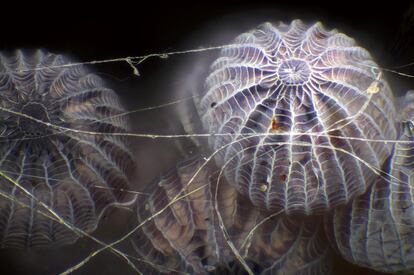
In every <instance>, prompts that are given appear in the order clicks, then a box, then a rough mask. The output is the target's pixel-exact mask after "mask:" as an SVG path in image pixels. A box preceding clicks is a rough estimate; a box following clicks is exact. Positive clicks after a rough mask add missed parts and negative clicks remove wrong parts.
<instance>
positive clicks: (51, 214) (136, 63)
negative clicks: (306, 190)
mask: <svg viewBox="0 0 414 275" xmlns="http://www.w3.org/2000/svg"><path fill="white" fill-rule="evenodd" d="M228 47H232V45H221V46H215V47H207V48H198V49H191V50H185V51H175V52H167V53H153V54H148V55H144V56H132V57H123V58H116V59H107V60H93V61H88V62H80V63H71V64H65V65H60V66H56V67H55V68H57V67H73V66H79V65H91V66H93V65H96V64H103V63H113V62H124V63H125V64H127V65H128V66H130V67H131V70H132V72H131V73H132V74H133V75H134V76H136V77H142V75H141V73H142V72H141V70H140V65H142V63H143V62H145V61H147V60H148V59H152V58H158V59H161V60H162V61H164V62H168V61H167V60H168V58H169V57H171V56H174V55H187V54H202V53H203V52H208V51H217V50H220V49H224V48H228ZM412 65H414V62H411V63H407V64H404V65H401V66H398V67H397V69H401V68H403V67H408V66H412ZM43 69H46V68H44V67H39V68H36V70H43ZM375 69H381V70H382V71H383V72H387V73H391V74H396V75H398V76H401V77H407V78H414V75H410V74H407V73H404V72H401V71H399V70H397V69H393V68H382V67H375ZM369 89H370V91H372V92H370V93H369V94H370V95H369V97H370V98H371V97H373V96H375V93H376V87H375V83H373V86H372V87H370V88H369ZM194 98H195V96H190V97H184V98H178V99H176V100H172V101H169V102H165V103H163V104H159V105H154V106H147V107H144V108H139V109H134V110H130V111H127V112H125V113H123V114H118V115H117V116H131V115H137V114H140V113H143V112H150V111H154V110H162V109H165V108H170V107H177V106H180V105H181V104H183V103H186V102H188V101H190V100H194ZM0 110H1V111H3V112H8V113H10V114H12V115H15V116H19V117H24V118H26V119H29V120H33V121H35V122H36V123H39V124H43V125H44V126H46V127H48V128H50V129H52V130H53V131H54V132H56V133H63V134H65V133H69V132H70V133H78V134H79V133H81V134H84V135H91V136H99V135H105V136H108V135H113V136H123V137H129V138H132V139H148V140H151V141H154V140H166V141H167V142H168V141H170V140H174V141H175V140H182V139H206V138H214V137H217V136H220V135H225V134H216V133H205V132H200V133H194V134H186V133H183V134H157V133H137V132H130V133H111V134H108V133H102V132H94V131H84V130H79V129H71V128H66V127H62V126H58V125H53V124H51V123H48V122H43V121H41V120H38V119H36V118H34V117H31V116H29V115H26V114H23V113H19V112H15V111H12V110H8V109H5V108H0ZM358 115H359V114H355V115H354V116H353V117H352V118H351V119H350V120H349V121H352V120H353V119H355V118H356V117H357V116H358ZM344 126H345V125H341V126H340V127H344ZM284 134H286V135H293V136H295V135H297V136H299V135H301V134H302V133H277V135H284ZM308 134H309V133H308ZM313 134H314V135H318V136H324V137H331V138H332V137H333V138H338V139H342V138H344V137H340V136H335V135H332V134H329V133H328V132H319V133H313ZM313 134H309V135H313ZM268 135H271V133H258V134H253V135H250V134H238V135H237V137H236V140H235V141H232V142H231V143H229V144H225V145H223V146H221V147H220V148H218V149H217V150H215V151H214V152H212V153H211V154H208V155H205V156H204V162H203V164H202V165H201V166H200V167H199V168H198V169H197V170H196V171H195V173H194V175H193V176H192V177H191V178H190V180H189V181H188V182H187V183H186V185H185V186H184V188H183V189H182V190H181V192H179V194H178V195H176V196H175V197H174V199H173V200H172V201H171V202H170V203H169V204H168V205H166V206H165V207H164V208H163V209H161V210H160V211H158V212H156V213H154V214H153V215H152V216H150V217H148V218H147V219H145V220H144V221H142V222H141V223H139V224H137V225H135V226H134V227H133V228H132V229H129V230H128V232H127V233H125V234H123V236H121V237H119V238H117V239H116V240H115V241H103V240H100V239H99V238H97V237H95V236H94V235H93V234H88V233H86V232H84V231H82V230H80V229H79V228H76V227H74V226H73V225H72V224H70V223H69V222H67V221H65V220H64V219H62V218H61V217H60V216H59V214H58V213H56V212H55V211H54V210H53V209H51V208H50V207H48V206H47V205H46V204H44V203H42V202H41V201H39V200H37V199H36V198H35V197H34V195H33V194H32V193H30V192H29V191H28V190H27V189H25V188H24V187H23V186H22V185H20V183H19V182H17V181H15V180H13V179H12V178H10V177H9V176H7V175H6V174H5V172H3V171H0V176H1V177H3V178H4V179H5V180H7V181H9V182H11V183H12V184H14V185H15V186H17V187H18V188H19V189H20V190H22V191H23V192H24V193H25V194H26V195H27V196H28V197H30V198H33V199H34V200H35V201H37V202H38V204H39V205H40V206H41V209H39V210H37V211H38V213H39V214H40V215H44V216H45V217H47V218H48V219H52V220H54V221H56V222H58V223H60V224H62V225H64V226H65V227H67V228H68V229H70V230H71V231H73V232H75V233H76V234H77V235H80V236H83V237H84V238H87V239H90V240H91V242H92V243H94V246H97V247H98V248H94V249H93V250H92V252H90V253H89V254H88V255H87V256H86V257H84V258H83V259H82V260H80V261H78V262H76V263H75V264H73V265H72V266H71V267H69V268H65V269H64V270H62V272H61V273H60V274H70V273H73V272H75V271H80V270H81V269H82V268H83V267H84V266H85V265H87V264H88V263H89V262H90V261H92V260H93V259H95V258H96V257H97V256H99V255H100V254H102V253H103V252H106V251H109V252H110V253H112V254H113V255H114V256H116V257H119V258H121V259H122V262H124V263H125V264H126V265H128V266H129V268H130V269H131V270H132V271H134V272H136V273H138V274H143V273H142V272H141V271H140V270H139V267H137V265H136V263H137V262H138V263H139V262H146V260H145V259H142V258H139V257H137V256H135V255H132V254H130V253H126V252H124V251H122V249H121V248H119V246H120V245H121V244H122V243H124V242H126V241H127V240H128V239H129V238H130V237H131V236H132V235H133V234H134V233H135V232H136V231H137V230H138V229H140V228H142V227H143V226H144V225H145V224H146V223H148V222H150V221H151V220H154V219H155V218H156V217H157V216H159V215H160V214H162V212H163V211H165V210H166V209H167V208H168V207H170V206H171V205H173V204H174V203H176V202H178V201H180V200H183V199H186V198H187V197H188V196H189V195H191V193H185V192H184V191H185V189H186V188H187V187H188V186H190V185H191V184H192V182H193V181H194V179H195V178H196V177H197V175H198V174H199V173H200V171H202V169H203V168H204V167H205V166H206V165H208V164H209V163H211V162H213V161H214V157H215V156H216V155H217V154H218V153H220V152H221V151H222V150H225V149H226V148H227V147H228V146H231V145H232V144H233V143H236V142H240V141H241V140H243V139H249V138H251V137H259V136H268ZM275 135H276V134H275ZM345 139H348V140H360V141H365V142H373V143H374V142H376V143H388V144H397V143H398V144H408V145H409V144H412V143H413V141H410V140H405V141H399V140H372V139H363V138H356V137H345ZM287 144H292V145H297V146H309V144H304V143H289V142H287ZM268 145H274V144H268ZM317 146H321V147H326V148H329V149H331V150H335V151H340V152H342V153H344V154H346V155H348V156H350V157H352V158H354V159H356V160H357V161H358V162H360V163H361V165H364V166H366V167H368V168H369V169H371V170H372V171H373V172H374V173H375V174H376V175H378V176H379V177H381V178H383V179H384V180H385V181H387V182H390V184H398V183H399V182H400V179H398V178H396V177H395V176H394V175H392V174H389V173H388V172H387V171H383V170H381V169H379V168H378V167H376V166H375V165H373V164H370V163H368V162H366V161H364V160H363V159H361V158H360V157H359V156H357V155H355V154H354V153H352V152H348V151H346V150H344V149H341V148H336V147H332V146H325V145H317ZM227 165H228V164H227V163H226V164H225V165H224V166H223V167H221V168H220V170H219V178H218V180H219V179H220V177H222V176H223V173H224V170H225V168H226V166H227ZM138 169H139V167H138ZM160 172H162V171H160ZM200 188H205V186H201V187H200ZM118 191H122V192H128V193H131V194H134V195H135V199H136V200H137V201H138V202H139V198H140V196H148V194H146V193H143V192H139V191H137V190H118ZM196 191H197V189H196V190H193V191H192V192H196ZM216 195H217V194H216ZM0 196H1V197H2V199H5V200H12V201H15V202H16V203H18V204H20V205H22V206H24V207H31V206H30V205H24V203H22V202H20V201H18V200H16V198H14V197H12V196H10V195H8V194H6V193H0ZM215 211H217V215H218V216H219V217H220V216H221V214H220V212H219V211H218V210H217V208H215ZM279 214H280V213H275V214H273V215H272V216H269V217H267V218H265V219H264V220H263V221H262V222H260V223H258V224H257V226H255V227H254V228H253V229H252V230H251V232H249V234H248V235H249V236H251V235H253V233H254V231H255V230H256V229H257V228H258V227H260V225H261V224H262V223H263V222H264V221H265V220H266V219H270V218H272V217H273V216H277V215H279ZM220 228H221V230H222V232H223V234H224V236H226V234H227V233H226V228H225V227H224V225H223V222H222V221H221V222H220ZM226 242H227V244H228V246H229V247H230V249H231V250H232V252H233V253H234V255H235V257H236V259H237V260H238V261H239V262H240V263H241V265H242V266H243V267H244V269H245V271H246V272H247V273H248V274H253V271H252V270H251V268H250V267H249V265H248V264H247V263H246V261H245V260H244V258H243V256H241V255H242V253H241V252H240V251H238V250H237V249H236V248H235V246H234V244H233V243H232V241H231V240H230V239H229V238H226ZM149 264H151V265H153V263H149ZM158 268H160V269H161V270H162V269H163V267H162V266H160V267H158ZM176 272H178V273H180V271H176Z"/></svg>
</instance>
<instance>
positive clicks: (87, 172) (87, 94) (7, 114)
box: [0, 51, 133, 247]
mask: <svg viewBox="0 0 414 275" xmlns="http://www.w3.org/2000/svg"><path fill="white" fill-rule="evenodd" d="M68 62H69V61H68V60H67V59H66V58H65V57H63V56H61V55H55V54H51V53H47V52H43V51H36V52H32V53H25V52H22V51H16V53H15V54H14V55H6V54H3V53H2V54H0V108H1V110H0V121H1V126H0V171H1V172H2V173H3V176H2V177H1V178H0V192H1V194H2V196H1V197H0V246H1V247H36V246H46V245H63V244H68V243H72V242H74V241H76V240H77V239H78V237H79V236H81V235H82V234H78V233H77V232H76V230H75V229H73V228H77V229H78V230H80V231H83V232H86V233H90V232H92V231H93V230H94V229H95V228H96V227H97V225H98V222H99V219H100V217H101V216H102V215H103V213H104V212H105V209H107V208H108V207H109V206H110V205H114V204H117V203H120V202H123V201H125V200H127V199H128V198H127V197H126V196H125V194H124V193H123V192H120V191H119V190H120V189H127V188H128V181H129V174H130V172H131V168H132V166H133V159H132V156H131V155H130V152H129V149H128V148H127V146H128V143H127V142H126V140H125V139H124V138H122V137H114V136H111V135H110V134H111V133H113V132H119V133H123V132H126V131H127V129H128V123H127V121H126V118H125V116H119V115H120V114H122V113H123V112H124V111H123V108H122V107H121V105H120V102H119V101H118V99H117V96H116V94H115V93H114V92H113V91H112V90H111V89H108V88H106V87H105V86H104V83H103V81H102V80H101V79H100V78H99V77H97V76H96V75H94V74H92V73H90V72H88V70H86V69H85V67H84V66H72V67H62V65H65V64H68ZM39 67H41V68H42V69H37V68H39ZM50 125H53V126H55V127H61V128H53V127H50ZM71 129H73V130H74V131H72V130H71ZM76 130H80V131H83V132H76ZM85 131H91V132H100V133H102V134H100V135H89V134H86V133H85ZM128 200H129V199H128ZM44 206H46V207H47V208H49V209H47V208H46V207H44ZM50 210H51V211H53V213H52V212H51V211H50ZM59 219H60V221H59ZM62 221H63V222H64V223H66V225H64V224H63V223H62ZM69 227H72V228H69Z"/></svg>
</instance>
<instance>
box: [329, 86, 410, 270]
mask: <svg viewBox="0 0 414 275" xmlns="http://www.w3.org/2000/svg"><path fill="white" fill-rule="evenodd" d="M404 99H405V100H403V102H405V104H403V105H406V103H407V102H411V105H406V106H401V107H402V108H401V109H400V110H401V111H402V112H401V114H403V115H402V116H401V117H407V116H408V115H409V114H411V118H414V116H413V115H414V112H413V110H414V108H413V107H414V106H413V105H412V93H408V94H407V96H406V97H405V98H404ZM404 107H405V108H404ZM400 128H401V134H400V138H399V140H398V142H397V143H395V144H394V149H393V153H392V155H391V156H390V157H389V159H388V160H387V161H386V163H385V165H384V166H383V167H382V177H381V178H379V179H378V180H377V181H376V182H375V183H374V184H373V185H372V186H371V187H370V188H369V189H368V191H367V192H366V193H365V194H363V195H360V196H358V197H356V199H355V200H354V201H352V202H351V203H350V204H349V205H347V206H341V207H338V208H337V209H335V211H334V212H333V214H332V215H330V216H329V217H328V218H327V219H326V226H327V228H328V232H329V233H330V239H331V242H332V244H333V245H334V246H335V247H336V248H337V249H338V250H339V252H340V253H341V255H342V256H343V257H344V258H345V259H347V260H348V261H350V262H353V263H355V264H357V265H360V266H364V267H368V268H371V269H374V270H377V271H381V272H392V273H397V272H408V273H412V272H414V247H413V241H414V123H413V121H412V119H411V120H405V121H402V122H401V124H400Z"/></svg>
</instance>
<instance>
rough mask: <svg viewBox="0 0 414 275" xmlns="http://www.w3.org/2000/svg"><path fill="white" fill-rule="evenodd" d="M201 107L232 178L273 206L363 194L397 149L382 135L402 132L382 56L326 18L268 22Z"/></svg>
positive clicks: (288, 207)
mask: <svg viewBox="0 0 414 275" xmlns="http://www.w3.org/2000/svg"><path fill="white" fill-rule="evenodd" d="M197 108H198V112H199V114H200V117H201V118H202V123H203V125H204V127H205V129H206V130H208V132H209V133H210V134H212V135H211V137H210V139H209V143H210V145H211V148H212V149H213V150H216V151H217V154H216V160H217V163H218V166H219V167H223V169H224V170H225V175H226V178H227V180H228V181H229V182H230V183H231V184H233V185H234V186H236V187H237V189H238V190H239V192H241V193H242V194H244V195H245V196H247V197H248V198H250V200H251V201H252V202H253V204H254V205H256V206H259V207H262V208H265V209H268V210H271V211H277V210H281V209H283V210H285V211H287V212H288V213H306V214H311V213H316V212H324V211H326V209H330V208H332V207H334V206H337V205H340V204H344V203H346V202H348V201H350V200H351V199H352V198H354V197H355V196H356V195H358V194H362V193H363V192H364V191H365V190H366V189H367V187H368V186H369V185H370V184H371V183H372V182H373V179H374V178H375V176H376V174H375V172H374V170H375V168H380V167H381V166H382V164H383V162H384V161H385V159H386V157H387V156H388V155H389V153H390V149H391V145H390V144H386V143H385V142H381V140H387V139H395V138H396V129H395V127H394V118H395V109H394V106H393V97H392V93H391V91H390V88H389V86H388V84H387V82H386V81H385V80H384V79H383V76H382V73H381V71H380V70H378V69H377V65H376V63H375V62H374V61H373V60H372V58H371V56H370V54H369V53H368V52H367V51H366V50H365V49H363V48H361V47H359V46H357V45H356V43H355V41H354V40H353V39H351V38H349V37H348V36H346V35H344V34H342V33H340V32H338V31H337V30H331V31H328V30H326V29H325V28H324V27H323V26H322V24H321V23H316V24H314V25H305V24H303V23H302V22H301V21H300V20H295V21H293V22H292V23H291V24H290V25H286V24H283V23H281V24H277V25H272V24H270V23H265V24H263V25H261V26H259V27H258V28H257V29H254V30H252V31H250V32H248V33H244V34H242V35H240V36H239V37H237V38H236V39H235V40H234V42H233V43H232V44H231V45H229V46H228V47H226V48H224V49H223V50H222V51H221V54H220V56H219V58H218V59H217V60H216V61H215V62H214V63H213V65H212V66H211V73H210V75H209V76H208V77H207V80H206V85H205V91H204V93H202V94H201V100H200V101H199V103H198V106H197ZM373 140H374V142H373ZM376 140H379V142H375V141H376Z"/></svg>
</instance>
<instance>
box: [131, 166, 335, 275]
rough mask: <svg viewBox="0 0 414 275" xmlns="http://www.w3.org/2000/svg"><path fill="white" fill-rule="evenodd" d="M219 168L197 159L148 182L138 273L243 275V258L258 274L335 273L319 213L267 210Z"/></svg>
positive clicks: (137, 236) (138, 243)
mask: <svg viewBox="0 0 414 275" xmlns="http://www.w3.org/2000/svg"><path fill="white" fill-rule="evenodd" d="M218 172H219V170H218V169H217V168H215V167H214V166H213V165H210V164H207V165H205V160H204V159H202V158H192V159H189V160H187V161H184V162H180V163H178V164H177V166H176V167H175V168H174V169H172V170H170V171H169V172H168V173H166V174H164V175H163V176H162V177H160V179H159V180H157V181H155V182H154V183H152V184H150V185H148V186H147V188H146V189H145V192H144V194H145V195H148V197H147V198H146V199H145V200H144V201H139V202H138V211H137V212H138V224H140V225H142V227H140V230H138V231H137V232H136V233H135V236H134V239H133V243H134V246H135V248H136V251H137V253H138V254H139V256H140V258H141V259H140V261H139V265H138V270H140V271H141V272H143V273H145V274H159V273H168V274H181V273H182V272H188V273H190V274H207V273H209V274H223V272H229V271H230V270H232V271H233V272H235V271H234V270H239V271H241V273H240V274H245V272H242V271H245V266H243V265H242V264H241V263H240V259H243V261H244V262H245V264H246V265H247V266H249V268H250V269H251V271H254V272H255V274H330V271H331V269H332V261H331V260H332V259H331V253H330V249H329V246H328V244H327V240H326V239H325V237H324V234H323V223H322V221H321V219H320V217H303V216H286V215H283V214H282V215H274V213H269V212H263V211H261V210H259V209H258V208H257V207H255V206H253V205H252V204H251V202H250V201H249V200H247V199H246V198H244V197H243V196H241V195H240V194H239V193H238V192H237V190H236V189H235V187H234V186H232V185H230V184H228V183H227V182H226V181H225V180H224V178H222V179H221V180H220V181H217V178H218V175H219V173H218ZM216 202H217V205H216ZM218 213H220V216H219V215H218ZM229 243H230V244H231V246H232V248H231V247H230V245H229ZM236 253H237V254H238V255H237V257H236ZM238 257H239V258H238ZM231 274H236V273H231Z"/></svg>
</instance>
